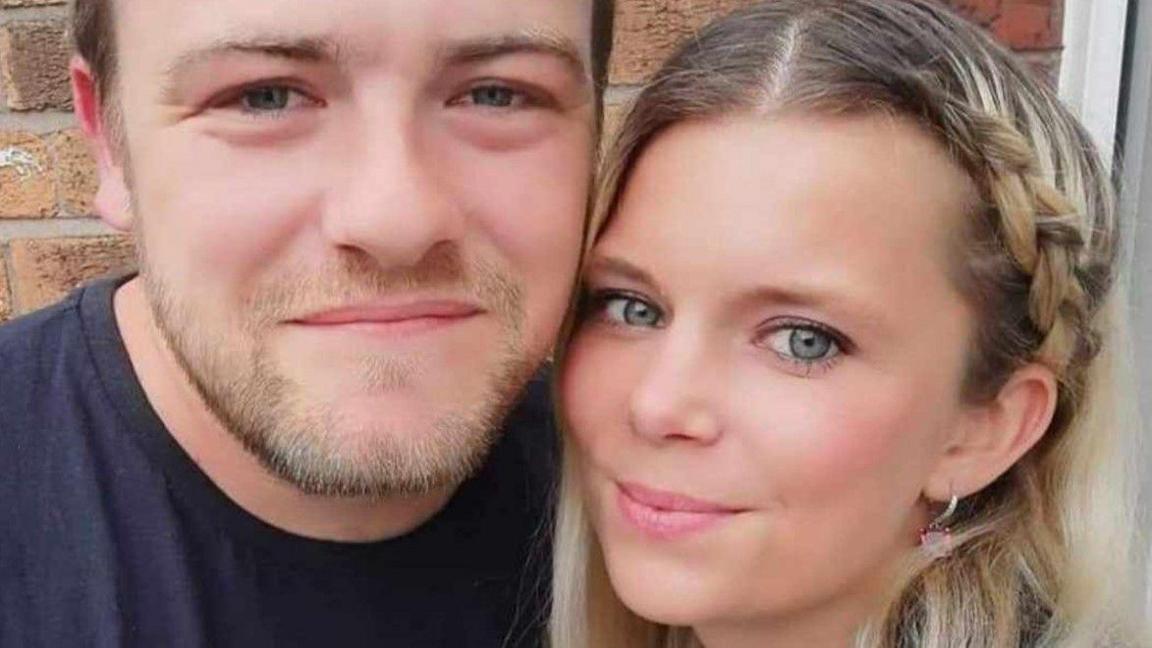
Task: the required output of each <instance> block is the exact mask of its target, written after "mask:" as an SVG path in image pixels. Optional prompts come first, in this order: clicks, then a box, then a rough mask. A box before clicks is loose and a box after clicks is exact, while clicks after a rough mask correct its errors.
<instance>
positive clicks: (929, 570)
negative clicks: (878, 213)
mask: <svg viewBox="0 0 1152 648" xmlns="http://www.w3.org/2000/svg"><path fill="white" fill-rule="evenodd" d="M781 111H799V112H810V113H818V114H819V113H823V114H836V115H852V114H868V113H875V112H883V113H887V114H890V115H893V116H896V117H899V118H903V119H909V120H912V121H914V122H915V123H917V124H919V125H920V126H921V127H922V128H923V129H924V131H925V132H927V133H930V134H932V135H933V136H934V137H935V139H936V140H937V141H938V142H939V143H940V145H941V146H943V147H945V148H946V149H947V150H948V151H949V152H950V153H951V155H952V157H953V158H954V159H955V160H956V161H957V162H958V163H959V164H960V165H961V166H962V167H963V168H964V169H965V170H966V171H967V173H968V175H969V176H970V177H971V179H972V180H973V182H974V184H975V186H976V187H977V189H978V191H979V194H980V198H981V200H980V201H979V204H978V205H977V207H976V208H975V209H974V210H972V212H971V213H970V214H969V218H967V220H966V223H965V230H966V231H965V232H964V236H963V240H962V242H961V243H960V244H958V245H957V250H956V252H957V256H956V258H957V259H958V263H956V266H957V267H956V269H955V278H956V280H957V283H958V285H959V287H960V288H961V290H962V292H963V293H964V295H965V296H966V298H967V299H968V300H969V301H970V303H971V304H972V306H973V307H974V310H975V312H976V314H977V321H978V323H977V330H976V334H975V339H974V343H973V345H972V348H971V350H970V354H969V367H968V371H967V376H966V380H965V384H964V393H963V398H964V399H965V400H966V401H968V402H971V403H981V402H986V401H987V400H989V399H991V398H993V397H994V396H995V395H996V394H997V393H998V391H999V390H1000V388H1001V387H1002V386H1003V385H1004V383H1005V381H1006V380H1007V379H1008V378H1009V377H1010V376H1011V374H1012V373H1013V372H1014V371H1015V370H1017V369H1019V368H1020V367H1022V366H1024V365H1026V364H1029V363H1041V364H1044V365H1046V366H1048V367H1049V368H1050V369H1051V370H1052V371H1053V372H1054V373H1055V375H1056V376H1057V378H1058V380H1059V393H1058V404H1057V413H1056V417H1055V420H1054V421H1053V422H1052V424H1051V426H1050V427H1049V429H1048V430H1047V433H1046V435H1045V438H1044V439H1043V441H1042V442H1041V443H1040V444H1038V445H1037V447H1035V448H1034V449H1033V450H1032V451H1030V452H1029V453H1028V454H1027V455H1026V456H1025V457H1024V458H1023V459H1022V460H1021V461H1020V462H1018V463H1017V464H1016V465H1015V466H1014V467H1013V468H1012V469H1011V470H1010V471H1009V472H1008V473H1007V474H1005V475H1004V476H1003V477H1002V478H1001V479H1000V480H998V481H997V482H996V483H995V484H993V485H992V486H990V487H988V488H986V489H984V490H983V491H982V492H980V493H977V494H976V495H974V496H972V497H970V498H969V499H968V500H967V502H966V505H965V506H964V508H963V509H962V512H961V518H960V519H959V520H958V523H957V524H956V525H954V526H955V530H956V531H957V550H956V551H955V552H954V553H953V555H952V556H950V557H948V558H945V559H940V560H935V561H932V560H929V559H927V558H926V557H924V556H920V555H911V556H910V557H909V563H910V564H909V566H908V568H907V570H906V574H905V577H904V578H902V579H900V584H899V586H898V587H896V588H895V594H894V596H893V597H892V603H891V607H890V609H888V610H887V612H885V613H884V614H883V615H881V616H880V617H879V618H878V619H876V620H875V621H874V623H873V624H872V625H871V626H870V627H869V628H868V629H866V630H865V631H862V634H861V639H860V641H861V643H862V644H864V645H870V646H885V647H897V646H918V647H919V646H932V647H934V646H941V647H944V646H961V645H963V646H1017V645H1027V646H1036V645H1040V646H1061V647H1066V646H1097V645H1102V644H1103V643H1106V642H1107V641H1109V634H1108V633H1110V632H1112V631H1113V630H1115V629H1116V628H1117V627H1119V626H1121V625H1123V624H1122V623H1120V620H1121V619H1123V618H1124V616H1125V615H1124V605H1123V604H1124V603H1127V602H1128V601H1126V600H1125V599H1124V598H1123V597H1124V592H1125V590H1124V588H1123V587H1122V586H1121V583H1122V582H1123V581H1124V579H1125V576H1126V574H1125V571H1126V569H1127V568H1128V566H1129V563H1128V562H1127V560H1128V558H1129V547H1130V546H1131V542H1132V541H1131V538H1130V537H1128V536H1130V535H1131V534H1132V528H1133V525H1132V519H1131V516H1132V508H1134V507H1131V493H1132V490H1131V486H1130V474H1131V470H1130V469H1128V467H1127V464H1126V461H1125V456H1124V447H1123V446H1124V443H1126V442H1129V441H1130V440H1132V439H1133V438H1134V437H1135V434H1134V433H1135V430H1134V429H1131V428H1126V427H1125V425H1129V423H1128V422H1127V421H1123V420H1122V419H1120V418H1119V416H1118V413H1117V412H1115V411H1114V409H1115V408H1113V407H1112V405H1113V403H1114V402H1115V400H1114V399H1115V398H1117V394H1116V393H1115V392H1114V383H1113V382H1111V380H1110V378H1111V374H1112V373H1113V371H1114V366H1113V364H1112V359H1113V358H1112V355H1110V354H1117V353H1123V348H1122V347H1121V345H1122V344H1123V342H1124V339H1123V337H1124V336H1123V326H1122V324H1121V320H1120V319H1119V318H1117V317H1116V316H1115V315H1116V307H1117V303H1118V302H1117V301H1116V300H1115V299H1110V298H1111V297H1115V296H1116V295H1115V294H1114V291H1113V290H1112V289H1113V284H1114V283H1115V280H1116V277H1117V258H1118V249H1119V246H1118V242H1119V240H1120V228H1119V223H1118V219H1117V213H1116V210H1115V207H1114V197H1113V189H1112V186H1111V182H1110V178H1109V175H1108V173H1107V172H1106V170H1105V169H1104V167H1103V166H1102V164H1101V162H1100V161H1099V159H1098V157H1097V155H1096V153H1095V147H1094V146H1093V144H1092V141H1091V139H1090V137H1089V136H1088V135H1087V133H1086V132H1085V130H1084V129H1083V128H1082V126H1081V125H1080V124H1079V123H1078V122H1077V121H1076V119H1075V118H1074V117H1073V116H1072V115H1071V114H1070V113H1069V111H1068V110H1067V109H1065V107H1064V106H1062V105H1061V103H1060V102H1059V100H1058V98H1057V97H1056V96H1055V94H1054V92H1053V91H1052V90H1051V88H1049V87H1048V86H1047V85H1046V84H1045V83H1043V82H1042V81H1040V80H1038V79H1037V78H1036V77H1035V76H1034V74H1033V73H1032V71H1031V70H1029V69H1028V68H1027V67H1026V66H1025V65H1023V64H1022V63H1021V62H1020V60H1019V59H1017V58H1016V57H1015V56H1014V55H1013V54H1011V53H1010V52H1008V51H1007V50H1005V49H1004V48H1002V47H1001V46H999V45H998V44H997V43H995V42H994V41H993V40H992V39H991V38H990V37H989V36H988V35H986V34H985V33H984V32H983V31H982V30H980V29H979V28H977V27H976V26H975V25H972V24H970V23H968V22H966V21H965V20H963V19H962V18H960V17H959V16H957V15H955V14H953V13H952V12H951V11H949V10H948V9H946V8H944V7H942V6H941V3H939V2H933V1H930V0H775V1H772V2H765V3H762V4H758V5H754V6H752V7H749V8H746V9H743V10H740V11H737V12H736V13H734V14H732V15H730V16H728V17H725V18H722V19H720V20H718V21H717V22H715V23H713V24H712V25H710V26H708V27H706V28H705V29H703V30H702V31H701V32H700V33H698V34H697V35H696V36H695V37H693V38H691V39H689V40H688V41H687V42H686V43H685V44H684V45H683V47H682V48H681V49H680V50H679V51H678V52H677V53H676V54H675V55H674V56H673V57H672V58H671V59H670V60H669V61H668V62H667V63H665V65H664V66H663V67H662V69H661V70H660V71H659V72H658V73H657V74H656V76H655V77H654V79H653V80H652V81H651V82H650V83H648V84H647V85H646V86H645V87H644V88H643V89H642V91H641V92H640V94H639V95H638V97H637V98H636V100H635V102H634V105H633V106H632V108H631V110H630V112H629V114H628V116H627V117H626V118H625V120H624V123H623V124H622V126H621V129H620V134H619V136H618V137H617V138H616V140H615V141H614V143H613V145H612V147H611V148H610V149H609V151H608V153H607V155H606V157H605V161H604V164H603V167H602V169H601V177H600V183H599V187H598V196H597V204H596V207H595V214H594V220H593V224H592V235H591V236H590V237H589V241H588V243H589V245H590V244H591V243H593V242H594V240H595V237H596V236H597V235H598V233H599V232H602V231H603V229H604V226H605V225H606V223H607V221H608V220H609V219H610V218H611V216H612V214H613V212H614V211H615V208H616V204H617V200H618V198H619V196H620V193H621V189H622V187H623V186H624V184H625V183H626V182H627V180H628V175H629V174H630V172H631V171H632V169H633V168H634V166H635V164H636V162H637V160H638V159H639V158H640V156H641V155H642V154H643V153H644V151H645V150H646V147H647V145H648V144H649V143H650V142H651V141H652V140H653V139H654V138H656V137H658V136H659V135H660V133H662V132H663V131H664V130H666V129H668V128H670V127H672V126H674V125H675V124H677V123H681V122H684V121H687V120H700V119H712V118H717V117H721V116H725V115H731V114H751V115H764V116H765V118H770V116H771V115H772V114H773V113H779V112H781ZM1102 349H1103V350H1104V351H1106V352H1108V353H1103V354H1102V353H1101V350H1102ZM565 470H566V474H565V480H566V482H565V486H564V489H565V490H564V494H563V495H562V502H561V507H560V513H559V522H558V536H557V538H558V539H557V548H556V559H555V560H556V584H557V593H556V604H555V608H554V609H555V615H554V619H553V639H554V645H555V647H557V648H561V647H567V646H577V647H580V648H583V647H584V646H586V645H587V646H591V645H597V646H598V645H613V646H654V645H659V646H672V645H690V644H691V643H692V642H691V639H690V635H688V634H685V632H686V630H685V629H676V628H666V627H660V626H658V625H656V624H650V623H647V622H644V621H643V620H641V619H638V618H637V617H635V616H634V615H631V613H630V612H628V611H627V610H625V609H623V606H622V604H620V603H619V601H618V600H615V598H614V595H613V594H612V593H611V591H610V588H607V586H606V583H607V577H606V574H605V572H604V568H603V561H602V559H601V558H600V557H599V548H598V545H596V541H595V538H594V537H593V536H592V535H591V534H590V533H589V531H588V529H587V520H586V519H585V517H584V514H583V511H582V504H581V503H580V500H579V494H578V492H577V491H576V490H575V488H574V486H573V485H572V482H573V480H574V479H575V472H574V464H573V463H572V462H571V461H568V465H567V466H566V469H565ZM1090 500H1093V501H1090ZM913 553H918V552H913Z"/></svg>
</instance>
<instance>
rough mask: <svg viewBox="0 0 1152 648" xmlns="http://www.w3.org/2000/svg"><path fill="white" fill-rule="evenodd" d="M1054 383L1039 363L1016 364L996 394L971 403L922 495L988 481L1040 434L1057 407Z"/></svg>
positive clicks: (968, 490)
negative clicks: (965, 418)
mask: <svg viewBox="0 0 1152 648" xmlns="http://www.w3.org/2000/svg"><path fill="white" fill-rule="evenodd" d="M1058 390H1059V384H1058V382H1057V380H1056V376H1055V374H1054V373H1053V372H1052V370H1050V369H1048V368H1047V367H1044V366H1042V365H1039V364H1030V365H1028V366H1026V367H1023V368H1022V369H1018V370H1017V371H1016V372H1015V373H1013V374H1012V376H1011V377H1010V378H1009V379H1008V381H1007V382H1006V383H1005V384H1004V386H1003V387H1002V388H1001V389H1000V391H999V393H997V394H996V397H995V398H994V399H993V400H992V401H990V402H988V403H985V404H982V405H977V406H973V407H972V408H971V410H970V412H969V413H968V414H967V415H966V416H967V420H966V421H965V422H964V423H963V424H962V425H961V426H960V427H959V429H957V431H956V433H955V435H954V436H953V438H952V440H951V442H950V443H949V445H948V447H947V449H946V450H945V452H944V454H943V455H942V456H941V458H940V461H939V462H938V463H937V466H936V468H935V470H933V472H932V474H931V476H930V477H929V480H928V484H927V485H926V487H925V490H924V493H925V495H926V496H927V497H928V498H929V499H932V500H935V501H947V500H948V499H949V498H950V497H951V496H952V494H953V492H955V494H956V495H959V496H960V497H966V496H968V495H971V494H973V493H975V492H977V491H980V490H982V489H983V488H985V487H987V486H988V485H989V484H991V483H992V482H994V481H996V479H997V478H999V477H1000V476H1001V475H1003V474H1004V473H1006V472H1008V470H1009V469H1010V468H1011V467H1012V466H1013V465H1014V464H1015V463H1016V462H1017V461H1019V460H1020V458H1021V457H1023V456H1024V454H1025V453H1026V452H1028V451H1029V450H1030V449H1032V447H1033V446H1035V445H1036V443H1037V442H1039V441H1040V439H1042V438H1043V437H1044V434H1045V433H1046V432H1047V431H1048V426H1049V425H1050V424H1051V423H1052V417H1053V416H1054V415H1055V412H1056V400H1057V395H1058V393H1059V392H1058Z"/></svg>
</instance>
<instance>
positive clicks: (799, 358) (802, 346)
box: [757, 320, 851, 375]
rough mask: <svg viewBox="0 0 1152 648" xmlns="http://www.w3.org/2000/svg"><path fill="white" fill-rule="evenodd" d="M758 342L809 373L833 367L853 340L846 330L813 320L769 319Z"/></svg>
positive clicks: (758, 337)
mask: <svg viewBox="0 0 1152 648" xmlns="http://www.w3.org/2000/svg"><path fill="white" fill-rule="evenodd" d="M757 344H758V345H759V346H762V347H765V348H767V349H769V350H770V351H772V352H773V353H775V354H776V355H777V356H779V358H780V359H781V360H784V361H785V362H788V363H791V364H793V365H795V366H796V367H799V368H800V369H802V370H803V371H804V372H805V374H806V375H810V374H811V373H812V372H814V371H818V370H822V369H828V368H831V367H832V366H833V365H834V364H835V363H836V362H837V361H839V360H840V359H841V358H842V356H843V355H844V354H845V353H848V352H849V351H851V344H850V343H849V342H848V341H847V339H846V338H845V337H844V335H843V334H841V333H839V332H837V331H836V330H834V329H832V328H831V327H828V326H826V325H824V324H820V323H818V322H814V321H810V320H784V321H779V320H778V321H774V322H769V323H768V325H767V326H766V327H765V328H763V329H762V330H761V333H760V334H759V335H758V336H757Z"/></svg>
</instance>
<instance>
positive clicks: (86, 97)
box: [68, 56, 132, 231]
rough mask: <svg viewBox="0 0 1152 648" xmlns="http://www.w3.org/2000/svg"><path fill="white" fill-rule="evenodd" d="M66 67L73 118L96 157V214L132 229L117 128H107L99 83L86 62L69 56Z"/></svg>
mask: <svg viewBox="0 0 1152 648" xmlns="http://www.w3.org/2000/svg"><path fill="white" fill-rule="evenodd" d="M68 70H69V74H70V76H71V80H72V98H73V105H74V107H75V108H74V110H75V112H76V120H77V121H78V122H79V123H80V129H81V130H82V131H83V132H84V136H85V137H86V138H87V140H88V145H89V147H90V148H91V150H92V155H93V156H94V157H95V158H96V167H97V171H98V173H99V181H100V183H99V188H98V189H97V191H96V197H95V200H94V203H95V207H96V213H97V214H98V215H99V216H100V218H101V219H102V220H103V221H104V222H105V223H108V225H110V226H112V227H114V228H116V229H118V230H121V231H129V230H130V229H131V228H132V214H131V212H130V210H129V208H128V206H129V205H130V204H131V201H130V200H129V195H130V194H129V191H128V183H127V182H126V181H125V176H124V165H123V159H124V155H123V152H122V151H120V150H119V149H120V142H118V141H116V139H115V138H116V137H118V133H117V129H116V128H115V127H112V128H109V126H110V125H109V124H108V123H107V121H106V111H105V106H103V105H102V104H101V97H100V91H99V86H98V84H97V82H96V79H95V78H94V77H93V76H92V68H91V67H89V65H88V62H87V61H85V60H84V59H83V58H81V57H79V56H73V57H72V61H71V63H70V64H69V66H68Z"/></svg>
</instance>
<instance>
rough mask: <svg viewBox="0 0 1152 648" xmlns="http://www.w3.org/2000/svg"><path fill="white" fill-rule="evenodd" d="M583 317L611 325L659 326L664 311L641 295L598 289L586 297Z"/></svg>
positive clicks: (662, 321) (661, 323)
mask: <svg viewBox="0 0 1152 648" xmlns="http://www.w3.org/2000/svg"><path fill="white" fill-rule="evenodd" d="M584 312H585V319H593V320H596V321H599V322H603V323H606V324H610V325H613V326H621V327H630V328H659V327H661V326H663V325H664V312H663V311H662V310H661V309H660V307H659V306H657V305H656V304H654V303H653V302H652V301H651V300H649V299H647V298H645V297H644V296H642V295H639V294H636V293H632V292H626V291H620V290H598V291H593V292H591V293H590V294H589V295H588V297H587V298H586V305H585V307H584Z"/></svg>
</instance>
